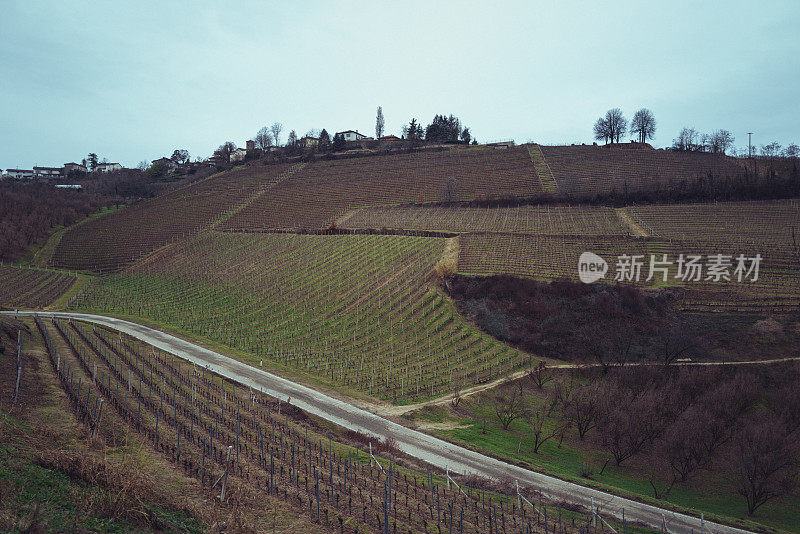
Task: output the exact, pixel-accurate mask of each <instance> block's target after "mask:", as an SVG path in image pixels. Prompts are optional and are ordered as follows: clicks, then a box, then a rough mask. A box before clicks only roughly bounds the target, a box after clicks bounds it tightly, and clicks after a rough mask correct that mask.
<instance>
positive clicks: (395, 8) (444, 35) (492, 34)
mask: <svg viewBox="0 0 800 534" xmlns="http://www.w3.org/2000/svg"><path fill="white" fill-rule="evenodd" d="M0 13H2V16H0V168H2V169H6V168H31V167H32V166H34V165H42V166H60V165H61V164H63V163H65V162H70V161H80V160H81V159H82V158H84V157H86V155H87V154H88V153H89V152H94V153H97V154H98V156H99V157H100V158H101V159H102V158H106V159H108V160H109V161H113V162H119V163H121V164H123V165H124V166H129V167H133V166H136V165H137V164H138V163H139V162H140V161H142V160H152V159H156V158H158V157H161V156H169V155H171V154H172V151H173V150H174V149H176V148H182V149H186V150H188V151H189V152H190V154H191V156H192V158H195V157H208V156H210V155H211V153H212V152H213V151H214V149H215V148H216V147H218V146H219V145H220V144H222V143H223V142H225V141H228V140H230V141H233V142H234V143H236V144H237V145H238V146H243V145H244V144H245V141H246V140H247V139H251V138H253V137H254V136H255V134H256V132H257V131H258V130H259V128H261V127H262V126H265V125H270V124H272V123H273V122H280V123H282V124H283V126H284V130H283V133H282V135H281V141H282V142H285V140H286V136H287V135H288V133H289V131H290V130H295V131H296V132H297V134H298V135H300V136H302V135H303V134H304V133H306V132H307V131H310V130H313V129H316V130H321V129H323V128H325V129H327V130H328V132H331V133H333V132H336V131H341V130H349V129H352V130H358V131H360V132H362V133H364V134H367V135H374V134H375V115H376V108H377V107H378V106H382V108H383V114H384V116H385V118H386V133H394V134H398V135H399V134H400V132H401V129H402V126H403V124H406V123H408V121H410V120H411V119H412V118H416V119H417V121H418V122H420V123H422V124H423V125H426V124H428V123H429V122H430V121H431V120H432V119H433V117H434V115H436V114H437V113H438V114H448V115H449V114H454V115H456V116H457V117H459V118H460V120H461V122H462V124H464V125H465V126H468V127H469V128H470V131H471V132H472V133H473V136H474V137H475V138H477V139H478V141H480V142H488V141H500V140H509V139H513V140H515V141H517V142H518V143H524V142H528V141H533V142H538V143H541V144H570V143H591V142H592V141H593V132H592V126H593V124H594V122H595V121H596V120H597V118H598V117H600V116H601V115H603V114H604V113H605V111H606V110H608V109H610V108H614V107H619V108H620V109H622V111H623V113H624V114H625V116H626V117H627V118H628V119H630V118H631V117H632V116H633V114H634V113H635V112H636V110H638V109H640V108H642V107H646V108H648V109H650V110H652V111H653V113H654V115H655V117H656V120H657V130H656V135H655V138H654V139H653V141H652V143H653V144H654V145H655V146H658V147H663V146H669V145H671V143H672V140H673V139H674V138H675V137H676V136H677V134H678V131H679V130H680V129H681V128H682V127H684V126H690V127H694V128H696V129H697V130H698V131H701V132H711V131H713V130H716V129H727V130H730V131H731V132H732V133H733V134H734V136H735V138H736V141H735V146H736V147H737V148H738V149H740V150H741V149H742V148H744V150H746V147H747V132H753V144H754V145H756V146H760V145H763V144H767V143H769V142H772V141H777V142H779V143H780V144H782V145H783V146H786V145H787V144H789V143H791V142H794V143H798V144H800V128H799V127H798V123H800V98H799V96H800V38H799V37H798V30H799V29H800V2H798V1H796V0H788V1H769V0H766V1H760V2H752V1H727V2H697V1H696V0H695V1H692V2H684V1H671V2H658V3H656V2H622V1H610V2H597V1H591V2H589V1H587V2H571V1H548V2H532V1H527V2H513V1H506V2H502V3H496V2H486V1H482V2H446V1H434V2H431V1H427V2H412V1H403V2H392V3H389V2H384V1H377V0H372V1H367V2H332V1H328V2H314V1H310V0H309V1H304V2H285V1H284V2H266V1H260V2H249V1H246V0H240V1H237V2H220V1H216V2H204V1H194V2H171V1H167V0H163V1H158V2H149V1H136V2H123V1H114V2H105V1H81V2H64V1H63V0H57V1H38V0H22V1H16V0H0Z"/></svg>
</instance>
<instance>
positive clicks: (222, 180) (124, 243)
mask: <svg viewBox="0 0 800 534" xmlns="http://www.w3.org/2000/svg"><path fill="white" fill-rule="evenodd" d="M290 171H291V167H290V166H288V165H272V166H262V167H249V168H245V169H237V170H233V171H229V172H226V173H223V174H218V175H214V176H211V177H209V178H206V179H204V180H201V181H199V182H196V183H194V184H190V185H187V186H184V187H181V188H179V189H176V190H174V191H171V192H169V193H166V194H164V195H161V196H158V197H156V198H153V199H150V200H145V201H142V202H139V203H137V204H134V205H132V206H129V207H127V208H126V209H123V210H120V211H117V212H114V213H112V214H109V215H106V216H103V217H99V218H97V219H93V220H90V221H87V222H86V223H85V224H81V225H78V226H76V227H74V228H72V229H70V230H69V231H67V232H66V233H64V235H63V236H62V237H61V240H60V241H59V242H58V244H57V246H56V250H55V252H54V253H53V257H52V259H51V266H53V267H55V268H61V269H72V270H87V271H94V272H101V273H102V272H114V271H118V270H120V269H121V268H123V267H125V266H126V265H128V264H130V263H131V262H133V261H135V260H136V259H138V258H140V257H142V256H144V255H146V254H148V253H150V252H152V251H153V250H155V249H157V248H159V247H161V246H163V245H165V244H167V243H169V242H171V241H174V240H177V239H181V238H183V237H185V236H189V235H194V234H196V233H197V232H199V231H200V230H202V229H204V228H208V227H209V226H210V225H212V224H214V223H215V222H218V221H219V220H220V219H221V218H223V217H225V216H227V215H229V214H230V213H231V212H232V211H234V210H236V209H237V208H240V207H241V205H242V204H243V203H246V202H247V201H249V200H250V199H251V198H252V197H253V196H255V195H258V194H259V193H261V192H263V191H264V190H265V189H267V188H269V187H271V186H273V185H274V184H275V183H276V182H277V181H278V180H280V179H282V178H283V177H284V176H285V173H288V172H290Z"/></svg>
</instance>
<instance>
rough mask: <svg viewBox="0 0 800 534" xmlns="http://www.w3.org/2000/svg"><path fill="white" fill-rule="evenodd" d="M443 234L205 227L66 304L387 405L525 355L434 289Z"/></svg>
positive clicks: (505, 367)
mask: <svg viewBox="0 0 800 534" xmlns="http://www.w3.org/2000/svg"><path fill="white" fill-rule="evenodd" d="M451 245H452V243H448V242H447V241H446V240H444V239H436V238H425V237H407V236H381V235H373V236H366V235H340V236H308V235H292V234H245V233H231V232H206V233H203V234H201V235H198V236H196V237H193V238H189V239H186V240H183V241H181V242H179V243H175V244H172V245H170V246H169V247H165V248H164V249H162V250H160V251H159V252H158V253H156V254H154V255H152V256H150V257H148V258H147V259H145V260H144V261H142V262H139V263H138V264H136V265H134V266H132V267H131V268H129V269H127V270H126V271H125V272H123V273H119V274H115V275H112V276H107V277H104V278H102V279H100V280H98V281H97V282H96V283H95V284H94V285H93V286H90V287H89V288H87V289H86V290H84V291H83V293H82V294H81V296H80V297H79V298H77V299H75V300H74V301H73V302H72V308H73V309H76V310H92V311H97V312H102V313H112V314H121V315H125V316H134V317H141V318H147V319H149V320H152V321H155V322H157V323H158V324H163V325H167V326H169V327H171V328H177V329H180V330H182V331H186V332H190V333H193V334H199V335H201V336H203V337H205V338H209V339H213V340H216V341H218V342H221V343H223V344H225V345H227V346H230V347H236V348H240V349H243V350H245V351H247V352H248V353H250V354H252V355H254V357H256V358H259V359H261V358H263V360H264V361H265V362H267V363H268V364H271V365H277V366H280V368H282V369H286V370H291V371H293V372H299V373H306V374H308V375H309V376H310V377H313V380H315V381H320V380H322V381H324V382H326V383H328V384H331V385H335V386H338V387H344V388H348V389H353V390H361V391H364V392H367V393H368V394H370V395H373V396H376V397H380V398H384V399H389V400H392V401H394V402H407V401H409V400H413V399H420V398H428V397H434V396H437V395H441V394H445V393H448V392H452V390H453V388H454V387H463V386H464V385H466V384H475V383H482V382H487V381H490V380H492V379H494V378H497V377H500V376H504V375H505V374H508V373H510V372H512V371H513V370H515V369H517V368H518V367H520V366H521V365H523V363H525V362H528V360H529V358H528V357H526V355H524V354H523V353H522V352H520V351H517V350H514V349H510V348H509V347H507V346H505V345H503V344H502V343H499V342H497V341H496V340H494V339H492V338H491V337H489V336H487V335H485V334H483V333H482V332H480V331H479V330H477V329H476V328H474V327H472V326H471V325H469V324H468V323H467V322H466V321H464V320H463V319H462V318H461V317H460V315H459V314H458V312H457V311H456V309H455V307H454V306H453V305H452V303H451V302H450V301H449V300H448V299H446V298H444V297H443V295H442V294H441V293H440V292H439V291H438V290H437V289H435V288H434V287H432V285H431V282H432V270H433V269H434V266H435V265H436V264H437V262H439V261H440V259H442V257H443V255H445V254H452V251H449V250H448V248H451Z"/></svg>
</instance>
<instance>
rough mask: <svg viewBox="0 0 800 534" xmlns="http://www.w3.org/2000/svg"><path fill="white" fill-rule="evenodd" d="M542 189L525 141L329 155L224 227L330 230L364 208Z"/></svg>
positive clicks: (524, 194)
mask: <svg viewBox="0 0 800 534" xmlns="http://www.w3.org/2000/svg"><path fill="white" fill-rule="evenodd" d="M541 192H542V190H541V186H540V184H539V182H538V179H537V178H536V175H535V169H534V165H533V163H532V162H531V159H530V157H529V155H528V152H527V150H526V149H525V148H524V147H517V148H511V149H508V150H495V149H486V148H470V149H453V150H445V151H425V152H415V153H410V154H393V155H388V156H372V157H364V158H353V159H343V160H332V161H324V160H323V161H317V162H314V163H311V164H309V165H307V166H306V167H304V168H303V169H302V170H301V171H300V172H298V173H297V174H295V175H294V176H292V177H291V178H290V179H289V180H286V181H284V182H282V183H281V184H279V185H278V186H277V187H275V188H274V189H273V190H271V191H270V194H269V195H264V196H263V197H261V198H259V199H258V200H257V201H256V202H253V203H252V204H251V205H250V206H248V207H247V208H246V209H244V210H242V211H241V212H240V213H239V214H237V215H236V216H234V217H232V218H231V219H230V220H228V221H227V222H226V223H225V224H224V225H223V228H227V229H235V230H254V229H276V228H282V229H300V228H307V229H313V228H327V227H328V226H329V225H330V224H331V223H332V222H333V221H334V220H335V219H336V218H337V217H340V216H342V215H344V214H345V213H347V212H348V211H349V210H352V209H355V208H359V207H363V206H375V205H380V204H404V203H411V202H417V203H429V202H456V201H474V200H479V199H488V198H492V197H532V196H536V195H538V194H540V193H541Z"/></svg>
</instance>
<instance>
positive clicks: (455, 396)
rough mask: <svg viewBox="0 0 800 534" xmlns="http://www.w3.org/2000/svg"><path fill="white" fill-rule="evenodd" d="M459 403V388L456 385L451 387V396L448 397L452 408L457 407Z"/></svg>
mask: <svg viewBox="0 0 800 534" xmlns="http://www.w3.org/2000/svg"><path fill="white" fill-rule="evenodd" d="M460 403H461V388H460V387H458V386H457V385H456V386H454V387H453V398H452V399H450V405H451V406H452V407H453V408H458V405H459V404H460Z"/></svg>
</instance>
